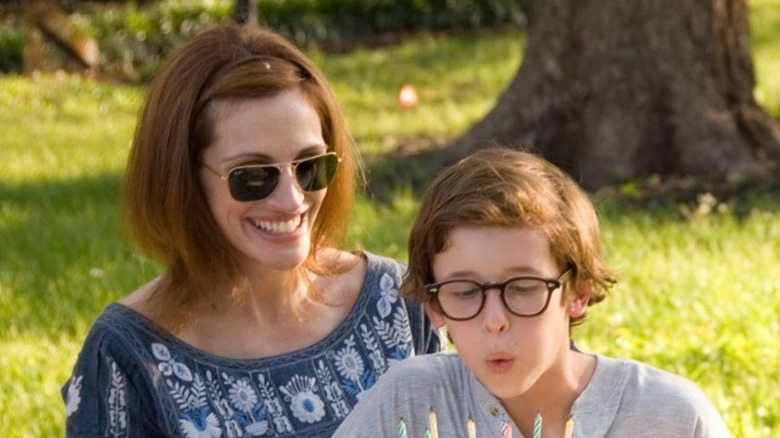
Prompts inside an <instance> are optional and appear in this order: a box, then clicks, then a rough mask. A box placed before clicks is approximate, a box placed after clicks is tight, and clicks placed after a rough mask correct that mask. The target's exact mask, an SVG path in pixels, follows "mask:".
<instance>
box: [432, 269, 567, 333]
mask: <svg viewBox="0 0 780 438" xmlns="http://www.w3.org/2000/svg"><path fill="white" fill-rule="evenodd" d="M571 273H572V270H571V269H568V270H567V271H566V272H564V273H563V274H561V276H560V277H558V278H557V279H548V278H539V277H528V276H519V277H511V278H507V279H506V280H504V281H502V282H500V283H478V282H476V281H474V280H465V279H452V280H445V281H442V282H439V283H432V284H429V285H426V286H425V290H426V291H427V292H428V293H429V294H432V295H433V296H434V297H435V299H436V301H437V302H438V303H439V308H440V309H441V312H442V313H443V314H444V316H446V317H447V318H449V319H452V320H455V321H466V320H469V319H472V318H474V317H476V316H477V315H479V312H481V311H482V308H483V307H484V306H485V295H486V294H487V291H489V290H490V289H498V290H499V291H500V292H501V301H503V302H504V306H506V308H507V310H509V312H510V313H512V314H513V315H516V316H522V317H532V316H538V315H541V314H542V313H544V311H545V310H547V306H549V305H550V298H551V297H552V293H553V292H555V290H556V289H558V288H560V287H561V285H562V284H563V283H564V282H565V281H566V280H568V279H569V276H570V275H571Z"/></svg>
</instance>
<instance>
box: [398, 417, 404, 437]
mask: <svg viewBox="0 0 780 438" xmlns="http://www.w3.org/2000/svg"><path fill="white" fill-rule="evenodd" d="M398 438H406V423H404V419H403V418H401V419H400V420H398Z"/></svg>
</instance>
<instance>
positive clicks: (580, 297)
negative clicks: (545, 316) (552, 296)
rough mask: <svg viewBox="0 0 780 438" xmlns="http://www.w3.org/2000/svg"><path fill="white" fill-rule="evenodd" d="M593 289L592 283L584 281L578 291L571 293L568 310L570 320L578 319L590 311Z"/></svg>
mask: <svg viewBox="0 0 780 438" xmlns="http://www.w3.org/2000/svg"><path fill="white" fill-rule="evenodd" d="M592 288H593V284H592V283H591V282H590V281H584V282H582V284H581V285H580V287H579V289H578V290H573V291H571V298H570V299H569V304H568V306H567V309H566V310H567V312H568V313H569V318H576V317H579V316H582V315H583V314H585V311H586V310H587V309H588V302H589V301H590V293H591V290H592Z"/></svg>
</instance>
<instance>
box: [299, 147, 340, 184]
mask: <svg viewBox="0 0 780 438" xmlns="http://www.w3.org/2000/svg"><path fill="white" fill-rule="evenodd" d="M338 164H339V159H338V157H337V156H336V155H335V154H327V155H321V156H319V157H314V158H309V159H307V160H303V161H300V162H299V163H298V166H297V167H296V168H295V178H296V179H297V180H298V185H300V187H301V190H303V191H305V192H313V191H316V190H322V189H324V188H325V187H328V184H330V182H331V181H332V180H333V177H334V176H335V175H336V168H337V167H338Z"/></svg>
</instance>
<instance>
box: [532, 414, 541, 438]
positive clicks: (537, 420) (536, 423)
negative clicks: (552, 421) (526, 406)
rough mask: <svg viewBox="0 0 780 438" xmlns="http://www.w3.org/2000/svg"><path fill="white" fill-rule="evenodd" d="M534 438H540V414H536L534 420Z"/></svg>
mask: <svg viewBox="0 0 780 438" xmlns="http://www.w3.org/2000/svg"><path fill="white" fill-rule="evenodd" d="M534 438H542V413H541V412H537V413H536V418H534Z"/></svg>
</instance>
